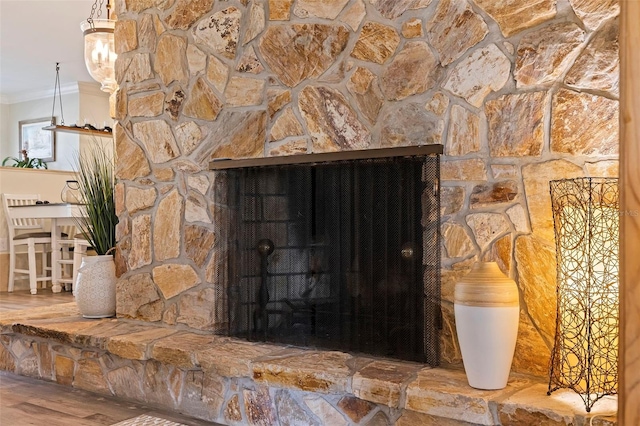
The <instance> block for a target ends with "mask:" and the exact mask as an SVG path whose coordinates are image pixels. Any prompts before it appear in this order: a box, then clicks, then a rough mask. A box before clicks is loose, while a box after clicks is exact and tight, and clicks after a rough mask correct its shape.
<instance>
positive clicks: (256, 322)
mask: <svg viewBox="0 0 640 426" xmlns="http://www.w3.org/2000/svg"><path fill="white" fill-rule="evenodd" d="M256 249H257V250H258V253H259V254H260V275H261V281H260V289H259V290H258V308H257V309H256V311H255V312H254V316H253V326H254V329H255V331H256V333H257V332H262V333H263V336H264V338H265V339H266V337H267V332H268V331H269V314H268V313H267V303H269V287H268V286H267V275H268V272H267V268H268V266H269V255H270V254H271V253H273V249H274V246H273V241H271V240H270V239H268V238H264V239H262V240H260V241H258V246H257V247H256Z"/></svg>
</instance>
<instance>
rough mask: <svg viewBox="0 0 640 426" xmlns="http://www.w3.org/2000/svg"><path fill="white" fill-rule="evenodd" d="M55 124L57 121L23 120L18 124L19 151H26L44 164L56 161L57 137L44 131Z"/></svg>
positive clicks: (49, 119)
mask: <svg viewBox="0 0 640 426" xmlns="http://www.w3.org/2000/svg"><path fill="white" fill-rule="evenodd" d="M50 122H51V123H52V124H55V122H56V119H55V117H53V115H52V116H51V118H47V117H45V118H36V119H33V120H22V121H19V122H18V138H19V147H18V150H19V151H20V152H21V153H22V152H23V151H26V152H28V153H29V156H30V157H31V158H38V159H40V160H42V161H43V162H47V161H55V159H56V145H55V143H56V137H55V134H53V133H51V132H47V131H45V130H44V129H43V127H44V126H46V125H47V124H49V123H50Z"/></svg>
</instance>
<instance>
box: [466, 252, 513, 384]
mask: <svg viewBox="0 0 640 426" xmlns="http://www.w3.org/2000/svg"><path fill="white" fill-rule="evenodd" d="M519 311H520V308H519V305H518V288H517V286H516V284H515V282H514V281H513V280H511V279H510V278H508V277H507V276H505V275H504V274H503V273H502V272H501V271H500V268H499V267H498V265H497V264H496V263H495V262H477V263H476V264H475V265H474V266H473V268H472V269H471V272H470V273H469V274H468V275H467V276H465V277H464V278H462V279H461V280H460V281H459V282H458V283H457V284H456V288H455V296H454V314H455V321H456V330H457V334H458V342H459V344H460V352H461V353H462V362H463V364H464V369H465V372H466V374H467V380H468V382H469V385H470V386H471V387H474V388H478V389H502V388H504V387H505V386H506V385H507V380H508V379H509V371H510V370H511V362H512V361H513V352H514V350H515V346H516V339H517V335H518V322H519Z"/></svg>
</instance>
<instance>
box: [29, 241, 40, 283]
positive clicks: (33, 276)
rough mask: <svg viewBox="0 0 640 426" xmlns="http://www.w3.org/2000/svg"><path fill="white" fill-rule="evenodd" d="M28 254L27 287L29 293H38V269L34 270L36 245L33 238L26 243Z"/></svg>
mask: <svg viewBox="0 0 640 426" xmlns="http://www.w3.org/2000/svg"><path fill="white" fill-rule="evenodd" d="M28 256H29V289H30V290H31V294H37V293H38V271H37V270H36V245H35V243H34V241H33V240H29V244H28Z"/></svg>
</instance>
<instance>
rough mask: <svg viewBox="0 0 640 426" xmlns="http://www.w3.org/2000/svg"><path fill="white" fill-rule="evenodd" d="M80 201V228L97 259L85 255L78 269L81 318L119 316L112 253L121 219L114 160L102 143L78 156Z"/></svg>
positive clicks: (78, 302)
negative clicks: (117, 202)
mask: <svg viewBox="0 0 640 426" xmlns="http://www.w3.org/2000/svg"><path fill="white" fill-rule="evenodd" d="M76 173H77V176H78V177H77V180H78V195H79V201H80V203H81V204H83V205H84V215H83V217H81V218H78V227H79V228H80V232H81V233H82V236H83V237H84V238H85V239H86V240H87V241H88V244H89V245H90V247H91V248H92V249H93V250H94V251H95V252H96V254H97V256H85V257H84V258H83V260H82V265H81V266H80V269H79V270H78V279H77V282H76V283H75V289H74V295H75V296H76V303H77V304H78V308H79V309H80V312H81V313H82V315H83V316H84V317H86V318H104V317H110V316H113V315H115V313H116V290H115V285H116V276H115V263H114V261H113V255H112V252H113V250H115V246H116V224H117V223H118V216H117V215H116V206H115V198H114V192H115V180H114V167H113V159H112V155H111V153H110V152H107V151H106V150H105V149H104V148H103V147H101V146H100V145H99V144H96V145H95V146H94V147H93V148H92V149H89V150H87V152H85V153H84V154H83V155H81V156H78V157H77V161H76Z"/></svg>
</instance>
